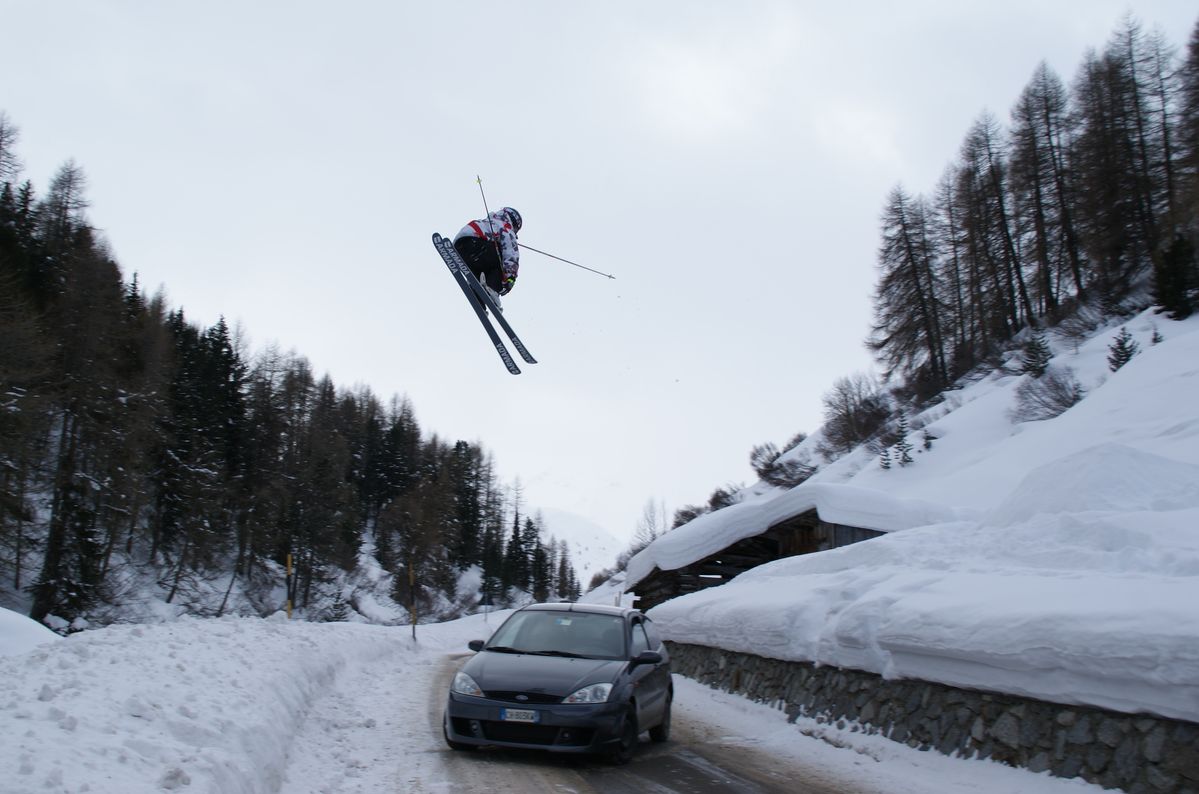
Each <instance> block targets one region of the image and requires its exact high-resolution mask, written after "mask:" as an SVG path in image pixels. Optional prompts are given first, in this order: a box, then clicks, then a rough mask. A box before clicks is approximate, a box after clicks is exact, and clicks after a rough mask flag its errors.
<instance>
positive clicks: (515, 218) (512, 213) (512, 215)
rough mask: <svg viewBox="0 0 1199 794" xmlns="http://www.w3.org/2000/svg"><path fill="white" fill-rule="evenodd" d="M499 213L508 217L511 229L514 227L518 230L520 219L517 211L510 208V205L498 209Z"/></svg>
mask: <svg viewBox="0 0 1199 794" xmlns="http://www.w3.org/2000/svg"><path fill="white" fill-rule="evenodd" d="M500 214H501V215H503V216H504V217H505V218H507V219H508V223H511V224H512V228H513V229H515V230H516V231H518V232H519V231H520V227H521V220H520V213H519V212H517V211H516V210H514V209H512V208H511V207H504V208H503V209H502V210H500Z"/></svg>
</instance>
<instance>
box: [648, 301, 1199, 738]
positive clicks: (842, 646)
mask: <svg viewBox="0 0 1199 794" xmlns="http://www.w3.org/2000/svg"><path fill="white" fill-rule="evenodd" d="M1120 326H1123V327H1126V328H1127V329H1128V331H1130V332H1131V333H1132V335H1133V337H1134V338H1135V339H1136V341H1137V343H1138V345H1139V346H1140V353H1139V354H1138V355H1136V356H1135V357H1134V358H1133V359H1132V360H1131V361H1130V362H1129V363H1127V364H1125V365H1124V366H1123V367H1122V368H1120V369H1119V370H1117V371H1115V372H1112V371H1110V370H1109V367H1108V363H1107V354H1108V350H1109V346H1110V344H1111V343H1112V339H1113V337H1114V335H1115V334H1116V333H1117V332H1118V330H1119V327H1120ZM1197 332H1199V317H1193V318H1191V319H1189V320H1187V321H1183V322H1170V321H1168V320H1164V319H1162V318H1161V317H1160V316H1157V315H1154V314H1152V313H1151V312H1145V313H1143V314H1141V315H1138V316H1137V317H1135V318H1132V319H1131V320H1128V321H1126V322H1123V323H1116V324H1113V325H1111V326H1108V327H1105V328H1102V329H1100V330H1098V331H1097V332H1096V333H1095V334H1094V335H1093V336H1092V337H1091V338H1090V339H1089V340H1087V341H1086V342H1084V343H1081V344H1079V345H1078V346H1077V347H1075V345H1074V344H1073V343H1072V342H1071V343H1068V344H1064V343H1060V342H1057V341H1053V340H1052V339H1051V342H1052V344H1053V348H1054V352H1055V353H1056V355H1055V357H1054V359H1053V362H1052V364H1053V366H1055V367H1058V368H1065V367H1068V368H1069V369H1070V370H1071V371H1072V372H1073V375H1074V377H1075V378H1076V379H1077V381H1078V383H1079V384H1080V385H1081V386H1082V387H1083V389H1084V390H1085V397H1084V398H1083V399H1082V400H1081V402H1079V403H1077V404H1076V405H1074V406H1073V407H1072V408H1070V409H1069V410H1067V411H1065V412H1064V413H1062V414H1060V415H1058V416H1056V417H1055V418H1052V419H1045V420H1041V421H1029V422H1020V421H1017V420H1016V419H1015V418H1013V412H1012V409H1013V407H1014V405H1015V403H1016V399H1017V392H1018V390H1019V388H1020V387H1021V385H1022V384H1025V383H1027V382H1028V381H1029V379H1030V378H1031V377H1032V376H1031V375H1013V374H1010V372H1011V371H1012V370H1011V369H1009V370H1006V371H1005V370H1003V369H1001V370H997V371H995V372H992V373H990V374H988V375H987V376H985V377H982V378H980V379H978V380H975V381H973V382H971V383H967V384H963V385H962V386H961V388H959V389H957V390H956V391H953V392H950V393H948V394H946V395H945V399H944V400H943V401H942V402H940V403H938V404H936V405H934V406H933V407H931V408H929V409H927V410H926V411H924V412H923V413H922V414H920V415H919V416H917V417H915V418H914V422H913V424H914V426H915V427H917V428H918V429H916V430H913V432H912V433H911V434H910V437H909V439H908V441H909V443H911V445H912V446H913V448H914V449H915V450H916V451H915V452H914V453H913V455H912V458H913V462H912V463H911V464H909V465H907V466H897V465H892V467H891V468H890V469H884V468H883V467H882V466H881V465H880V458H879V455H878V454H877V453H876V452H872V451H870V450H868V449H866V448H860V449H858V450H857V451H855V452H853V453H851V454H849V455H847V456H845V457H843V458H841V459H839V460H837V461H835V462H833V463H831V464H829V465H826V466H825V467H824V468H823V469H822V470H821V471H819V472H818V473H817V474H816V475H815V476H813V477H812V478H811V479H810V480H808V481H807V482H805V483H803V484H801V485H799V486H797V487H795V488H793V489H790V490H780V489H777V488H772V487H769V486H765V485H762V484H759V485H758V486H755V487H754V488H751V489H748V490H747V492H745V493H743V494H742V496H743V497H744V501H742V502H741V503H740V504H736V505H734V506H732V507H728V508H725V509H723V510H720V511H717V512H715V513H710V514H707V515H704V516H701V517H699V518H697V519H695V520H694V521H692V522H690V523H689V524H687V525H685V526H683V527H680V528H678V529H676V530H674V531H672V532H670V533H667V534H666V535H665V536H663V537H661V538H659V539H658V540H657V541H656V542H655V543H654V544H652V545H651V546H649V547H648V548H646V549H645V550H643V551H642V552H641V553H640V554H638V555H637V556H635V557H634V558H633V559H632V560H631V561H630V562H629V566H628V582H629V583H630V584H629V585H628V586H629V587H631V588H632V589H633V590H635V589H636V582H637V581H639V580H640V579H642V578H643V577H644V576H646V575H647V574H649V573H650V572H651V571H652V570H653V569H654V567H659V568H663V569H673V568H678V567H681V566H683V565H686V564H688V563H689V562H692V561H694V560H696V559H699V558H701V557H703V556H705V555H706V554H709V553H712V552H713V551H715V550H718V549H721V548H724V547H725V546H727V545H729V544H730V543H732V542H734V541H735V540H737V539H739V538H741V537H746V536H749V535H753V534H756V533H757V532H760V531H762V530H764V529H765V528H767V527H768V526H769V525H771V524H773V523H775V522H777V521H778V520H780V519H782V518H785V517H787V516H790V515H795V514H797V513H800V512H804V511H806V510H808V509H811V508H812V507H815V508H816V509H817V510H820V511H821V515H822V517H824V518H825V519H826V520H830V521H834V522H838V523H847V524H853V525H856V526H861V527H866V528H872V529H876V530H881V531H884V532H886V533H888V534H886V535H884V536H883V537H879V538H876V539H873V540H870V541H866V542H863V543H858V544H855V545H852V546H848V547H845V548H841V549H835V550H832V551H828V552H823V553H819V554H812V555H806V556H801V557H792V558H788V559H783V560H779V561H776V562H774V563H770V564H767V565H763V566H760V567H759V568H757V569H754V570H752V571H749V572H747V573H745V574H742V575H741V576H740V577H737V578H736V579H734V580H733V581H731V582H730V583H728V584H725V585H723V586H720V587H715V588H711V589H708V590H704V591H702V592H699V593H694V594H691V595H686V596H682V597H680V598H676V599H674V600H671V601H668V602H666V603H664V604H662V605H660V606H658V607H656V608H655V609H653V610H652V611H651V615H652V616H653V617H654V618H655V619H656V620H657V622H658V623H659V625H660V626H662V627H663V628H664V630H665V632H666V633H667V634H668V635H669V636H672V637H674V638H677V639H680V640H686V641H687V642H693V643H698V644H703V645H711V646H715V647H721V648H726V649H729V650H734V651H745V652H749V653H756V654H759V655H766V656H771V657H775V658H782V659H792V660H808V661H815V662H818V663H821V664H832V665H838V666H844V667H852V668H856V669H862V670H868V671H873V672H877V673H881V674H884V675H886V676H888V677H912V678H921V679H924V680H930V681H940V682H944V683H948V684H952V685H958V686H966V687H971V688H979V689H993V690H999V691H1004V692H1010V693H1013V694H1025V695H1030V696H1033V697H1039V698H1043V699H1048V700H1053V701H1057V702H1067V703H1080V704H1087V705H1095V706H1101V707H1106V708H1112V709H1116V710H1123V711H1133V712H1135V711H1140V710H1148V711H1151V712H1154V713H1156V714H1160V715H1163V716H1168V717H1175V718H1180V719H1186V720H1191V721H1196V720H1199V644H1196V641H1195V638H1196V637H1199V610H1196V609H1195V606H1194V605H1195V604H1196V603H1199V333H1197ZM1159 336H1160V337H1164V338H1160V339H1159V338H1158V337H1159ZM925 431H927V432H928V435H929V436H930V437H931V438H932V439H933V440H932V441H931V443H930V445H929V446H928V447H927V448H925V447H924V445H923V443H922V442H923V439H924V432H925ZM818 441H819V439H818V438H810V439H808V440H807V441H805V442H804V444H802V445H800V447H798V448H797V449H795V450H792V451H790V452H789V453H788V454H789V455H791V456H801V455H804V454H812V453H813V449H812V446H813V445H814V444H815V443H818Z"/></svg>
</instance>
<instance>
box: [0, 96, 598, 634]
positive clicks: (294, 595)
mask: <svg viewBox="0 0 1199 794" xmlns="http://www.w3.org/2000/svg"><path fill="white" fill-rule="evenodd" d="M18 132H19V130H18V127H17V125H16V124H15V123H14V122H13V121H12V120H10V119H9V118H8V117H7V116H6V115H5V114H3V113H0V599H2V600H0V603H4V604H5V605H6V606H11V607H15V608H21V609H27V610H28V611H29V613H30V614H31V615H32V617H34V618H37V619H43V618H46V617H47V616H55V618H57V619H60V620H61V621H63V622H66V623H71V622H74V621H79V620H80V619H82V620H85V621H88V622H90V623H103V622H107V621H109V620H113V619H119V618H120V615H121V614H122V606H123V605H125V604H126V603H127V602H129V601H131V600H135V599H144V598H146V597H147V593H150V594H152V595H150V596H149V597H152V598H160V599H162V600H164V601H165V602H166V603H167V604H171V605H175V606H176V607H177V608H178V609H181V610H183V611H186V612H189V613H193V614H214V615H220V614H228V613H234V614H266V613H268V612H272V611H274V610H277V609H279V608H280V606H281V604H280V600H281V593H280V591H281V590H284V583H285V581H286V588H285V593H286V595H288V596H289V597H290V599H291V601H292V602H293V603H294V605H295V606H296V607H297V608H299V609H300V610H307V609H308V608H309V607H312V609H311V610H309V611H308V612H307V613H306V614H307V616H308V617H311V618H313V619H320V618H328V617H336V616H338V615H339V614H344V612H345V611H346V610H347V609H350V608H352V607H353V604H347V603H346V595H345V592H344V591H345V587H344V584H345V580H346V576H347V574H348V573H350V572H352V571H354V569H355V568H356V567H357V566H359V564H360V562H361V561H362V557H361V555H363V554H369V555H370V558H371V562H372V564H374V563H377V564H378V565H379V566H381V567H382V569H383V570H384V571H386V572H387V573H389V574H391V575H392V576H391V581H392V582H394V586H392V587H391V588H390V590H391V592H390V593H387V594H385V595H389V596H390V597H391V598H393V599H394V600H395V601H396V602H398V603H400V604H403V605H405V606H407V607H410V608H415V614H418V615H427V614H429V613H430V612H431V611H433V610H435V609H437V608H438V605H441V606H440V608H442V609H443V611H444V609H445V605H447V604H449V605H450V608H451V609H453V608H457V609H464V608H469V607H471V606H473V605H474V604H475V603H477V602H478V601H479V600H484V601H487V602H489V603H496V604H503V603H506V602H507V600H508V599H509V598H510V597H512V596H514V595H517V594H518V593H528V594H531V595H532V596H533V597H534V598H537V599H539V600H548V599H552V598H576V597H578V595H579V589H580V588H579V583H578V581H577V577H576V574H575V570H574V567H573V565H572V564H571V561H570V554H569V550H568V548H567V546H566V544H565V542H562V543H559V542H557V541H554V540H553V539H552V538H550V539H547V537H546V534H545V530H544V528H543V527H542V526H541V523H542V522H541V520H540V517H539V516H538V515H536V514H535V513H534V514H532V515H530V514H527V513H526V512H525V507H524V505H523V504H522V498H521V493H520V488H519V486H515V487H508V486H504V485H503V484H501V483H500V482H499V480H498V478H497V475H496V473H495V464H494V461H493V460H492V458H491V456H490V455H489V454H488V453H487V452H486V451H485V450H484V449H483V448H481V447H480V446H479V445H477V444H473V443H468V442H465V441H453V442H450V441H446V440H444V439H441V438H438V437H437V436H436V435H431V436H430V435H426V434H424V433H423V432H422V429H421V427H420V425H419V423H418V421H417V418H416V415H415V411H414V409H413V406H412V405H411V404H410V403H409V402H408V400H407V399H401V398H392V399H391V400H390V401H388V402H384V401H382V400H380V399H379V398H378V397H377V396H375V395H374V394H372V393H371V392H370V390H369V389H368V388H359V389H356V390H353V391H347V390H345V389H340V388H338V387H337V386H335V385H334V383H333V382H332V381H331V380H330V379H329V377H328V376H325V377H320V378H318V377H317V376H316V375H315V374H314V373H313V372H312V369H311V367H310V365H309V363H308V362H307V361H306V360H305V359H304V358H303V357H302V356H300V355H297V354H295V353H282V352H280V351H279V350H278V349H275V348H274V347H271V348H268V349H266V350H264V351H261V352H260V353H258V354H256V355H253V356H251V355H250V354H248V353H247V352H246V351H245V350H244V349H242V348H243V346H242V345H241V344H240V343H239V341H238V339H237V338H236V336H235V334H233V333H232V332H231V331H230V329H229V327H228V326H227V325H226V323H225V321H224V320H223V319H222V320H220V321H218V322H217V323H216V324H215V325H213V326H212V327H209V328H203V327H199V326H197V325H195V324H193V323H191V322H189V321H188V320H187V318H186V317H185V316H184V313H183V311H182V310H178V309H172V308H171V307H170V306H168V305H166V301H165V299H164V298H163V297H162V296H161V295H157V296H153V297H150V296H147V295H146V294H145V293H144V292H143V291H142V289H141V288H140V286H139V285H138V282H137V277H136V275H135V276H134V277H133V278H132V279H129V280H126V279H125V278H124V277H123V275H122V272H121V269H120V267H119V265H118V264H117V262H115V261H114V259H113V257H112V255H111V254H110V252H109V251H108V250H107V248H106V245H105V242H104V240H103V239H102V237H101V236H99V235H98V234H97V233H96V231H95V230H94V229H93V228H92V227H91V226H90V225H89V223H88V219H87V214H86V210H87V208H88V201H87V197H86V180H85V176H84V172H83V170H82V169H81V168H80V167H79V166H78V165H77V164H76V163H74V162H73V161H68V162H66V163H65V164H64V165H63V166H62V167H61V168H60V169H59V170H58V172H57V173H56V175H55V176H54V178H53V180H52V182H51V184H50V185H49V187H48V189H47V190H46V191H45V193H44V194H43V195H39V194H38V192H37V191H36V190H35V188H34V186H33V185H32V184H31V183H30V182H29V181H28V180H24V181H22V180H21V179H20V177H21V171H22V169H21V165H20V160H19V157H18V151H17V143H18V137H19V135H18ZM289 561H290V572H291V573H290V576H288V574H287V571H288V563H289ZM476 566H477V568H478V569H479V570H480V571H481V577H482V581H481V586H480V587H479V588H478V589H472V591H471V592H466V593H458V592H456V589H457V587H458V582H459V581H460V576H461V574H462V573H463V572H464V571H467V570H468V569H472V568H474V567H476Z"/></svg>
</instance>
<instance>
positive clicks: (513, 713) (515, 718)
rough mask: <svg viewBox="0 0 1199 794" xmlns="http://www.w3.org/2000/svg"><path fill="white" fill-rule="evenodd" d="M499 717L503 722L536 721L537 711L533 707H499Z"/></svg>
mask: <svg viewBox="0 0 1199 794" xmlns="http://www.w3.org/2000/svg"><path fill="white" fill-rule="evenodd" d="M500 719H501V720H503V721H504V722H537V712H536V711H534V710H533V709H500Z"/></svg>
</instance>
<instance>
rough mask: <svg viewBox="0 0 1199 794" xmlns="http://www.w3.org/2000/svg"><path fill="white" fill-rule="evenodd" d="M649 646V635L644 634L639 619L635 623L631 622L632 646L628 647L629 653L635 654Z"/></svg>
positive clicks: (647, 648)
mask: <svg viewBox="0 0 1199 794" xmlns="http://www.w3.org/2000/svg"><path fill="white" fill-rule="evenodd" d="M649 647H650V646H649V637H647V636H646V635H645V627H644V626H643V625H641V622H640V621H638V622H637V623H634V624H633V645H632V648H630V652H631V654H632V655H633V656H636V655H637V654H639V653H641V652H642V651H648V650H649Z"/></svg>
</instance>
